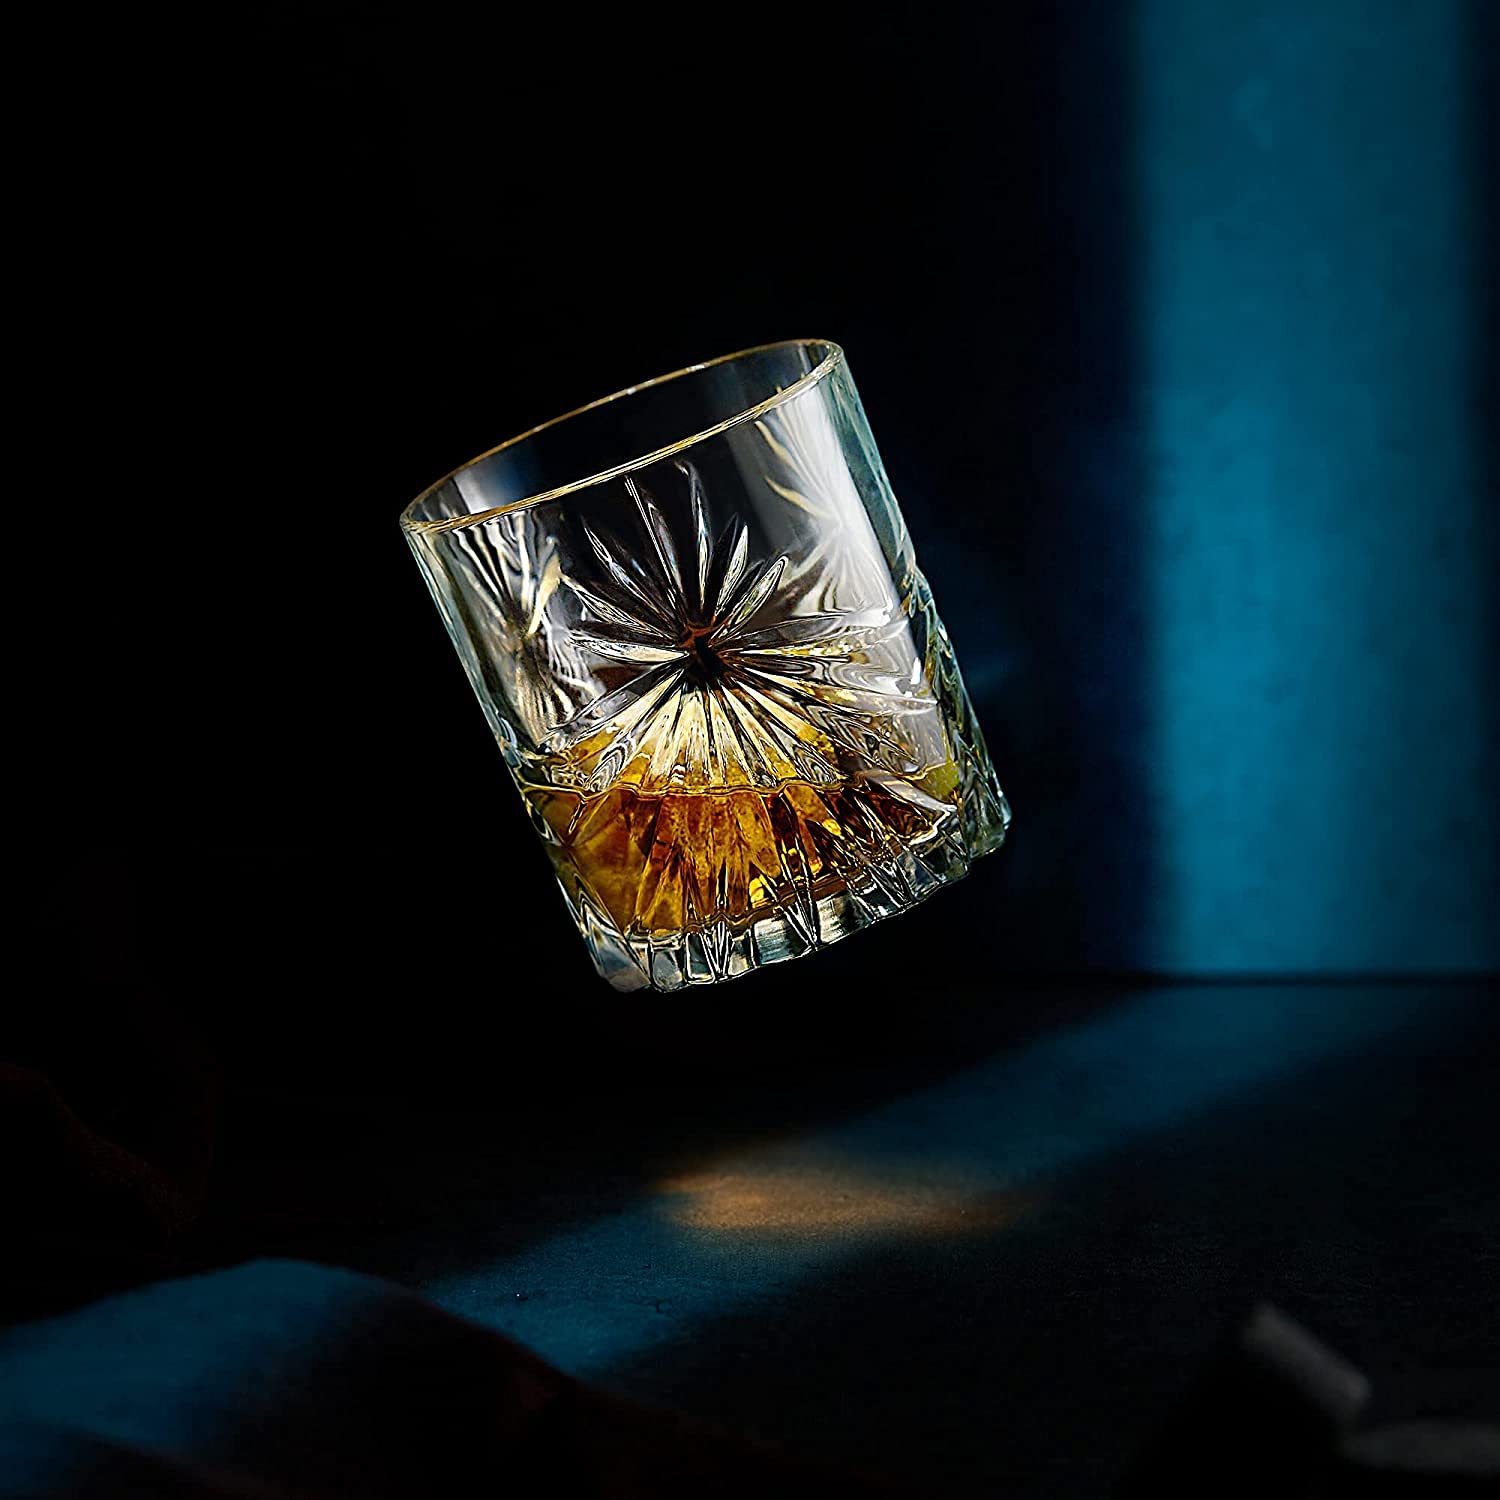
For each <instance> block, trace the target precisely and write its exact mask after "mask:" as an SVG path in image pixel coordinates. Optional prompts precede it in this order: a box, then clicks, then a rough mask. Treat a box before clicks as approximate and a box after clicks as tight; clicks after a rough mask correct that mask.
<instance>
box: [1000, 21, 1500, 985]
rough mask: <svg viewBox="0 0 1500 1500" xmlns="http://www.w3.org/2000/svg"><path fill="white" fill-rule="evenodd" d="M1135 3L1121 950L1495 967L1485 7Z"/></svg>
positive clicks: (1226, 968) (1235, 962)
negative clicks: (1134, 630)
mask: <svg viewBox="0 0 1500 1500" xmlns="http://www.w3.org/2000/svg"><path fill="white" fill-rule="evenodd" d="M1135 14H1136V23H1135V24H1136V36H1135V53H1134V57H1135V63H1134V67H1135V75H1136V81H1135V101H1134V113H1135V133H1134V141H1135V145H1134V153H1135V159H1136V178H1135V182H1134V185H1133V192H1134V194H1135V199H1136V222H1137V234H1138V242H1137V246H1136V251H1135V254H1136V257H1137V258H1136V271H1135V275H1136V280H1137V286H1138V293H1137V301H1136V306H1135V317H1136V323H1137V328H1138V333H1137V336H1136V360H1137V364H1138V369H1139V389H1138V394H1137V396H1136V398H1135V399H1136V421H1137V423H1138V424H1139V425H1138V430H1139V432H1140V433H1141V435H1142V451H1141V454H1140V495H1139V502H1140V504H1141V506H1142V518H1141V525H1142V532H1141V546H1140V557H1141V562H1140V574H1139V577H1138V584H1139V587H1140V590H1141V603H1142V607H1143V610H1144V631H1143V642H1144V649H1145V653H1146V670H1145V672H1144V677H1143V687H1144V691H1145V694H1146V702H1145V704H1144V712H1143V726H1144V735H1143V744H1142V746H1141V752H1142V766H1143V768H1144V769H1143V776H1144V778H1145V781H1146V785H1145V787H1144V788H1143V789H1142V790H1143V794H1144V796H1145V797H1146V799H1147V806H1148V809H1149V821H1150V824H1151V843H1152V848H1151V851H1150V857H1151V863H1152V866H1153V869H1152V876H1151V883H1152V891H1153V899H1152V900H1151V901H1150V902H1149V903H1143V907H1142V910H1141V914H1140V915H1141V923H1142V925H1141V929H1140V931H1139V933H1137V934H1130V933H1117V934H1114V935H1113V936H1114V944H1113V946H1114V949H1115V954H1116V956H1117V957H1118V960H1119V961H1120V963H1121V964H1122V965H1126V964H1129V963H1132V962H1140V963H1143V964H1144V965H1145V966H1146V967H1150V968H1154V969H1158V970H1164V971H1191V972H1197V973H1205V972H1208V973H1211V972H1254V971H1262V972H1267V971H1301V972H1313V971H1369V970H1386V971H1392V970H1463V969H1471V970H1472V969H1476V968H1484V967H1493V966H1495V965H1496V963H1497V960H1500V924H1497V923H1496V920H1495V913H1496V909H1497V892H1500V877H1497V858H1496V854H1497V850H1500V826H1497V825H1500V819H1497V815H1496V804H1497V797H1496V792H1495V785H1494V771H1495V755H1494V740H1493V735H1494V724H1495V719H1494V711H1493V708H1492V702H1493V694H1494V684H1495V665H1496V664H1495V659H1494V657H1493V656H1492V655H1491V654H1490V653H1491V652H1492V649H1493V648H1492V645H1491V636H1492V634H1493V630H1494V621H1493V618H1492V617H1491V615H1490V613H1489V610H1490V597H1491V591H1492V589H1493V587H1494V577H1493V574H1494V567H1495V545H1494V543H1495V529H1494V526H1495V523H1494V506H1495V475H1494V473H1493V471H1490V470H1487V468H1486V464H1485V459H1484V453H1485V448H1486V423H1487V422H1488V423H1493V422H1494V421H1495V413H1494V412H1493V411H1490V412H1486V411H1485V406H1484V399H1485V392H1484V391H1483V390H1482V388H1481V382H1480V378H1479V373H1480V370H1481V354H1482V351H1481V349H1480V348H1479V344H1480V342H1481V341H1482V340H1483V339H1485V337H1486V331H1485V330H1484V328H1483V327H1482V326H1481V324H1480V321H1479V319H1480V314H1481V308H1482V307H1483V305H1484V298H1483V296H1482V289H1483V278H1484V277H1485V275H1486V274H1487V269H1486V259H1487V250H1486V245H1485V233H1486V226H1485V219H1484V208H1483V200H1482V198H1481V183H1482V181H1483V175H1482V171H1481V166H1482V164H1481V162H1480V161H1479V160H1478V159H1477V158H1478V155H1479V152H1480V146H1479V142H1480V138H1481V130H1482V124H1483V122H1482V121H1481V120H1480V119H1479V118H1478V114H1477V111H1478V109H1479V107H1480V101H1478V100H1476V99H1475V97H1474V94H1475V89H1474V87H1473V80H1474V73H1473V69H1472V61H1473V59H1472V48H1473V46H1474V45H1475V44H1476V39H1475V38H1474V37H1473V36H1472V35H1471V34H1470V26H1471V22H1472V16H1471V12H1470V9H1469V7H1467V6H1465V5H1462V4H1459V3H1456V0H1424V3H1422V4H1411V3H1406V0H1383V3H1370V0H1322V3H1319V4H1312V5H1309V4H1307V3H1306V0H1216V3H1213V4H1204V3H1201V0H1198V3H1195V0H1142V3H1141V4H1140V5H1139V6H1138V7H1137V9H1136V12H1135ZM1024 814H1025V809H1024V808H1019V809H1018V818H1019V821H1018V825H1017V827H1018V834H1019V835H1024V829H1025V821H1024ZM1103 920H1106V921H1107V917H1105V918H1103ZM1094 946H1095V950H1096V952H1097V951H1099V948H1100V944H1099V942H1098V941H1097V934H1096V941H1095V944H1094ZM1104 946H1105V948H1106V949H1107V948H1108V947H1109V946H1110V945H1109V944H1108V943H1106V944H1105V945H1104ZM1132 949H1135V950H1136V951H1134V952H1132V951H1131V950H1132ZM1106 956H1107V955H1106Z"/></svg>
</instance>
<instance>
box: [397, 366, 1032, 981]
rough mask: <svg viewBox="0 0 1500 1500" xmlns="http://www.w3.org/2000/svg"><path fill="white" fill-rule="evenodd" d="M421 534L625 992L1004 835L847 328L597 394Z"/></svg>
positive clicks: (476, 670) (529, 802)
mask: <svg viewBox="0 0 1500 1500" xmlns="http://www.w3.org/2000/svg"><path fill="white" fill-rule="evenodd" d="M402 527H403V529H404V531H405V534H406V538H407V541H408V542H409V543H410V545H411V548H412V551H413V553H414V554H415V556H416V559H417V563H418V565H419V566H420V568H421V569H422V573H423V575H424V577H425V578H426V580H427V584H428V587H429V589H430V590H431V592H432V597H433V599H434V600H435V601H436V603H437V607H438V610H439V611H440V613H441V614H442V617H443V621H444V623H445V625H446V626H447V629H448V633H449V635H450V636H451V637H452V639H453V643H454V646H455V647H456V648H457V650H458V654H459V657H460V658H461V660H462V662H463V664H464V668H465V670H466V672H467V673H468V676H469V679H470V681H471V683H472V684H473V687H474V691H475V693H476V694H477V695H478V698H479V701H480V704H481V705H482V707H483V709H484V711H485V714H486V716H487V718H488V720H489V724H490V727H491V729H492V730H493V731H494V733H495V737H496V739H497V740H498V741H499V744H500V749H501V752H502V754H503V755H504V757H505V760H506V763H507V765H508V766H509V767H510V770H511V773H512V775H513V776H514V778H515V781H516V784H517V786H518V787H519V788H520V791H521V796H522V797H523V799H524V800H525V803H526V806H527V808H528V810H529V812H530V816H531V821H532V824H533V826H534V827H535V828H536V831H537V833H538V834H539V835H540V837H541V839H542V842H543V844H544V845H545V846H546V849H547V852H548V855H549V856H550V858H551V861H552V865H553V869H554V870H555V872H556V874H557V878H558V881H559V883H560V885H561V886H562V891H563V895H564V896H565V898H566V899H567V902H568V906H569V909H570V910H571V911H572V913H573V917H574V919H575V921H576V922H577V925H578V930H579V932H580V933H581V934H582V936H583V939H584V941H585V943H586V944H587V945H588V949H589V952H590V954H591V955H592V957H593V960H594V964H595V966H596V967H597V969H598V970H599V972H600V974H602V975H603V976H604V977H605V978H606V979H608V980H609V982H610V983H611V984H613V985H614V986H615V987H616V988H618V989H622V990H632V989H638V988H642V987H645V986H648V985H649V986H653V987H655V988H656V989H660V990H674V989H678V988H680V987H681V986H683V985H685V984H708V983H713V982H714V981H716V980H722V979H730V978H733V977H735V976H737V975H741V974H745V973H748V972H750V971H751V970H753V969H756V968H759V967H761V966H763V965H766V964H770V963H776V962H778V961H780V960H782V959H787V958H794V957H796V956H798V955H799V954H803V953H807V952H810V951H812V950H813V949H815V948H818V947H821V946H824V945H826V944H828V943H831V942H834V941H836V940H837V939H838V938H841V937H843V936H845V935H846V934H847V933H850V932H853V931H855V930H856V929H857V928H860V927H863V926H866V925H868V924H869V923H871V922H874V921H877V920H879V919H880V918H882V917H886V916H890V915H892V914H893V913H896V912H899V911H902V910H904V909H905V908H906V907H909V906H911V905H913V904H914V903H916V902H917V901H920V900H922V899H923V898H924V897H925V896H927V895H929V894H931V893H932V892H933V891H935V890H937V889H938V888H939V887H940V886H942V885H944V884H947V883H948V882H950V881H952V880H955V879H957V878H958V877H959V876H961V875H963V874H964V873H965V872H966V871H967V870H968V867H969V865H970V863H971V862H972V861H973V860H974V859H976V858H977V857H978V856H979V855H981V854H985V853H987V852H989V851H990V850H992V849H995V848H997V847H998V846H999V844H1000V843H1001V841H1002V840H1003V839H1004V837H1005V832H1006V829H1007V827H1008V825H1009V822H1010V810H1009V808H1008V806H1007V804H1006V801H1005V798H1004V797H1003V796H1002V794H1001V792H1000V788H999V785H998V784H997V782H996V780H995V773H994V770H993V768H992V767H991V765H990V760H989V756H988V754H987V752H986V750H985V746H984V738H983V736H982V734H981V733H980V730H979V726H978V724H977V723H976V721H975V718H974V712H973V709H972V707H971V706H970V703H969V700H968V697H967V695H966V694H965V692H964V687H963V681H962V679H961V677H960V676H959V671H958V664H957V662H956V660H955V659H954V655H953V648H952V645H951V643H950V641H949V639H948V635H947V632H946V631H945V630H944V629H943V625H942V622H941V620H939V618H938V615H937V611H936V609H935V607H934V605H933V602H932V595H931V592H930V591H929V589H928V586H927V582H926V580H925V579H924V578H923V576H922V574H921V572H920V571H919V570H918V568H917V566H916V561H915V558H914V556H913V553H912V546H911V540H910V538H909V537H908V535H907V531H906V527H905V524H904V522H903V521H902V518H901V514H900V511H899V510H898V508H897V505H896V501H895V497H894V495H893V494H892V492H891V488H890V484H889V482H888V481H887V479H886V475H885V471H884V469H883V467H882V466H881V462H880V457H879V455H878V453H877V452H876V449H875V444H874V440H873V439H872V438H871V436H870V432H869V428H868V427H867V425H866V423H865V418H864V412H863V410H862V409H861V407H860V403H859V397H858V394H857V392H856V391H855V388H854V383H853V380H852V379H851V378H850V375H849V370H848V364H847V362H846V360H845V358H844V355H843V351H842V350H840V349H839V348H838V346H837V345H835V344H830V343H827V342H825V341H822V340H795V341H792V342H788V343H782V344H771V345H767V346H765V347H763V348H759V349H752V350H748V351H745V352H743V353H740V354H734V355H729V356H727V357H726V358H724V359H720V360H715V361H713V362H711V363H709V364H705V365H697V366H694V367H692V368H691V369H688V370H683V371H679V372H678V373H677V374H675V375H669V376H666V377H664V378H662V379H660V380H656V381H651V382H649V383H648V384H646V385H643V386H636V387H633V388H632V389H630V390H628V391H624V392H621V393H620V394H619V395H616V396H611V397H608V398H606V399H605V400H603V401H599V402H595V403H594V404H592V405H591V406H587V407H584V408H582V409H580V410H579V411H577V412H574V413H572V414H570V415H569V416H566V417H561V418H559V419H557V420H556V421H555V422H550V423H547V424H546V425H544V426H542V427H539V428H536V429H534V430H533V431H531V432H529V433H526V434H523V435H522V436H521V437H519V438H515V439H512V440H511V441H510V442H508V443H505V444H502V445H501V446H500V447H499V448H496V449H494V450H493V451H492V452H490V453H487V454H485V455H483V456H482V457H480V458H477V459H475V460H474V461H473V462H471V463H469V464H466V465H465V466H464V467H463V468H461V469H458V470H457V471H455V472H454V473H453V474H450V475H449V476H448V477H447V478H446V479H443V480H441V481H440V482H439V483H438V484H436V485H434V486H433V487H432V488H431V489H429V490H427V491H426V492H425V493H423V494H422V495H421V496H419V497H418V498H417V499H416V500H415V501H413V502H412V504H411V505H410V506H408V507H407V509H406V511H405V512H404V513H403V515H402Z"/></svg>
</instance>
